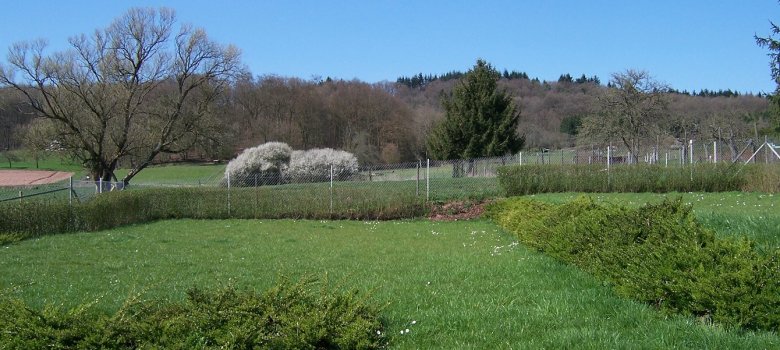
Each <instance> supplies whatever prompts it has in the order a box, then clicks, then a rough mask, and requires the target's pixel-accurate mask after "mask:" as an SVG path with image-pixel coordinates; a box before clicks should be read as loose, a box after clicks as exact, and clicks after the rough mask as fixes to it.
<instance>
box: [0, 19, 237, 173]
mask: <svg viewBox="0 0 780 350" xmlns="http://www.w3.org/2000/svg"><path fill="white" fill-rule="evenodd" d="M175 22H176V21H175V15H174V12H173V10H170V9H166V8H161V9H151V8H148V9H147V8H143V9H142V8H134V9H130V10H129V11H128V12H126V13H125V14H124V15H123V16H121V17H119V18H117V19H116V20H114V22H113V23H111V25H109V26H108V27H107V28H105V29H100V30H96V31H95V32H94V33H93V34H91V35H85V34H82V35H77V36H74V37H71V38H70V40H69V44H70V47H69V49H68V50H65V51H62V52H56V53H53V54H46V53H45V48H46V43H45V41H43V40H39V41H32V42H21V43H16V44H14V45H13V46H12V47H11V48H10V49H9V55H8V64H7V65H3V66H0V83H2V84H5V85H8V86H10V87H12V88H13V89H15V90H16V91H18V92H19V93H21V94H22V95H23V96H24V97H25V98H26V100H27V102H28V103H29V105H30V106H31V107H32V109H33V110H34V113H35V115H36V116H37V117H40V118H43V119H45V120H46V121H48V122H49V123H51V124H53V126H54V127H52V128H49V129H50V130H53V131H54V133H53V134H52V135H49V137H50V141H51V142H57V143H58V144H60V145H62V147H63V148H65V149H66V150H67V151H68V152H69V153H70V154H71V155H72V156H73V157H75V158H76V159H78V160H80V161H81V162H82V163H83V164H84V166H85V167H86V168H87V169H88V170H89V171H90V173H91V174H92V176H93V177H94V179H95V180H97V179H102V180H105V181H109V180H116V176H115V174H114V171H115V170H116V169H117V166H118V165H119V161H120V160H125V159H127V160H129V161H130V162H131V164H130V167H129V168H130V170H129V172H128V174H127V176H125V177H124V179H122V180H123V182H125V183H127V182H129V181H130V179H131V178H132V177H133V176H135V175H136V174H137V173H138V172H140V171H141V170H143V169H144V168H145V167H147V166H148V165H149V164H150V163H151V162H152V160H153V159H154V158H155V157H156V156H157V155H159V154H161V153H176V152H181V151H182V150H186V149H187V148H189V147H191V146H192V145H193V144H194V143H196V142H198V141H199V140H201V139H203V138H209V137H212V136H213V135H214V131H215V129H216V128H217V127H218V126H219V123H218V122H217V121H216V120H215V119H212V118H213V115H212V113H211V109H212V103H213V102H214V101H215V99H216V98H217V96H219V95H220V94H221V93H222V91H223V90H224V89H225V88H227V87H229V86H230V83H231V81H232V79H233V77H234V76H235V75H236V73H237V72H238V71H239V70H240V68H241V67H240V61H239V56H240V55H239V51H238V49H236V48H235V47H233V46H223V45H220V44H218V43H216V42H214V41H212V40H210V39H209V38H208V36H207V35H206V32H205V31H204V30H203V29H199V28H195V27H193V26H190V25H181V26H180V27H179V29H178V30H176V28H175Z"/></svg>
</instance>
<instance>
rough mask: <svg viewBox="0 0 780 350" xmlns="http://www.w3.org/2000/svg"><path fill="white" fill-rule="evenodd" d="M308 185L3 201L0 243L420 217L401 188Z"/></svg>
mask: <svg viewBox="0 0 780 350" xmlns="http://www.w3.org/2000/svg"><path fill="white" fill-rule="evenodd" d="M330 196H331V192H330V189H329V188H328V187H325V186H319V185H314V184H306V185H285V186H283V187H281V188H280V187H278V186H275V188H270V187H257V188H235V189H231V190H228V189H227V188H219V187H216V188H215V187H192V188H155V189H134V190H125V191H121V192H111V193H104V194H102V195H100V196H98V197H96V198H94V199H92V200H90V201H88V202H85V203H74V204H73V205H69V204H68V202H67V200H61V201H28V202H23V203H4V204H3V205H2V210H0V242H1V243H0V244H5V243H9V242H13V241H18V240H21V239H25V238H30V237H36V236H42V235H49V234H57V233H65V232H75V231H98V230H104V229H109V228H113V227H119V226H124V225H131V224H139V223H145V222H150V221H154V220H164V219H185V218H189V219H227V218H239V219H280V218H292V219H357V220H389V219H399V218H410V217H419V216H423V215H424V214H425V212H426V210H427V209H426V207H425V202H424V197H418V196H415V195H414V193H405V192H401V191H377V190H372V189H370V188H368V189H367V188H361V187H355V188H349V187H347V188H339V189H336V190H334V191H333V192H332V196H333V201H332V202H331V200H330Z"/></svg>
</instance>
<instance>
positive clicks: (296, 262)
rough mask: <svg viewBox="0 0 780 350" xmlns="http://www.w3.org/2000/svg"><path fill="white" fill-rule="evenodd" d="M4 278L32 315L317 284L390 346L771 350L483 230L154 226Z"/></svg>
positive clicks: (23, 249)
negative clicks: (231, 288)
mask: <svg viewBox="0 0 780 350" xmlns="http://www.w3.org/2000/svg"><path fill="white" fill-rule="evenodd" d="M0 271H3V273H2V274H0V289H1V290H3V291H4V292H5V293H10V294H13V295H16V296H18V297H21V298H23V299H25V300H26V301H27V302H28V303H30V304H31V305H33V306H34V307H42V306H43V305H58V306H61V307H66V308H70V307H74V306H76V305H80V304H84V303H94V306H93V307H94V308H96V309H98V310H102V311H107V312H108V311H113V310H114V309H116V308H117V307H119V305H120V304H121V303H122V302H123V301H124V299H125V298H127V297H128V296H129V295H131V294H133V293H136V292H143V296H144V297H146V298H177V299H178V298H182V297H183V295H184V291H185V290H186V289H187V288H189V287H191V286H203V287H206V286H220V285H225V284H229V283H235V284H236V285H237V286H239V287H245V288H266V287H269V286H271V285H272V284H273V282H274V281H275V280H276V279H277V278H279V276H287V277H290V278H292V279H298V278H300V277H303V276H314V277H319V278H321V279H322V280H325V279H327V280H328V281H329V284H330V285H331V286H335V288H353V287H355V288H358V289H360V290H364V291H371V293H372V294H373V298H374V300H375V301H376V302H378V303H381V304H385V305H386V306H385V309H384V311H383V314H384V315H385V316H386V318H387V319H386V321H387V326H388V329H387V330H386V334H388V336H389V337H391V339H390V347H391V348H399V349H407V348H408V349H413V348H421V349H428V348H446V349H455V348H457V349H462V348H487V349H492V348H545V347H546V348H575V347H576V348H599V349H601V348H625V347H628V348H670V347H685V348H690V347H693V348H750V349H754V348H776V347H778V346H780V338H779V337H778V336H776V335H774V334H770V333H738V332H730V331H725V330H723V329H720V328H718V327H712V326H706V325H702V324H699V323H698V322H696V321H692V320H689V319H683V318H679V317H669V318H666V317H664V316H663V315H661V314H660V313H658V312H656V311H654V310H652V309H651V308H650V307H646V306H643V305H639V304H637V303H634V302H631V301H627V300H622V299H618V298H616V297H615V296H613V295H612V293H611V291H610V288H609V287H608V286H604V285H602V284H601V283H600V282H598V281H596V280H594V279H593V278H591V277H589V276H588V275H586V274H584V273H582V272H579V271H578V270H576V269H574V268H571V267H567V266H564V265H562V264H560V263H557V262H555V261H554V260H552V259H550V258H548V257H546V256H544V255H542V254H539V253H536V252H531V251H529V250H527V249H525V248H524V247H523V246H520V245H518V244H516V243H515V240H514V238H513V237H512V236H511V235H510V234H508V233H506V232H503V231H502V230H501V229H499V228H498V227H497V226H495V225H494V224H492V223H490V222H488V221H467V222H464V221H459V222H449V223H442V222H429V221H386V222H361V221H293V220H214V221H197V220H179V221H161V222H156V223H151V224H144V225H136V226H131V227H124V228H119V229H115V230H109V231H103V232H96V233H78V234H69V235H56V236H48V237H43V238H40V239H34V240H29V241H24V242H20V243H17V244H13V245H9V246H4V247H0ZM406 329H409V332H408V333H406V332H404V334H403V335H402V334H401V331H404V330H406Z"/></svg>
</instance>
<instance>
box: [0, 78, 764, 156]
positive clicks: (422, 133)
mask: <svg viewBox="0 0 780 350" xmlns="http://www.w3.org/2000/svg"><path fill="white" fill-rule="evenodd" d="M462 76H463V73H461V72H458V71H453V72H449V73H446V74H443V75H441V76H437V75H430V74H429V75H423V74H417V75H412V76H410V77H400V78H398V79H397V81H396V82H383V83H376V84H369V83H365V82H362V81H357V80H352V81H344V80H332V79H330V78H327V79H324V80H322V79H312V80H304V79H299V78H288V77H279V76H261V77H256V76H252V75H251V74H249V73H247V74H244V75H243V76H241V77H240V78H239V79H237V80H236V81H235V82H234V83H233V85H232V86H231V87H230V89H229V90H228V93H227V94H224V95H223V96H222V97H221V98H220V99H219V100H217V101H215V102H214V103H213V105H212V107H211V112H212V113H213V114H214V115H215V117H216V118H217V120H219V121H220V123H219V125H218V126H217V127H216V128H215V129H214V130H213V131H212V132H213V134H210V135H201V139H200V142H199V143H198V147H197V149H195V150H192V151H190V152H187V153H186V154H179V155H164V156H162V157H160V158H159V159H158V160H159V161H165V160H169V159H182V158H187V159H229V158H232V157H233V156H235V154H237V153H238V152H239V151H240V150H241V149H243V148H246V147H251V146H254V145H258V144H261V143H264V142H268V141H281V142H286V143H288V144H289V145H290V146H292V147H293V148H294V149H308V148H315V147H331V148H337V149H344V150H347V151H350V152H352V153H354V154H355V155H356V156H357V157H358V159H359V160H360V162H361V164H370V163H396V162H401V161H413V160H416V159H425V158H426V157H427V153H426V149H425V140H426V138H427V136H428V134H429V132H430V130H431V128H432V126H433V125H435V123H437V122H438V121H440V120H441V119H442V118H443V115H444V114H443V110H442V107H441V102H440V98H441V96H442V94H446V93H448V92H450V91H451V90H452V88H453V86H454V85H455V84H456V83H457V82H458V81H459V79H460V78H461V77H462ZM499 86H500V87H501V88H503V89H506V91H508V92H509V93H510V94H511V95H512V96H513V97H514V102H515V104H516V106H518V107H519V110H520V114H521V120H520V125H519V132H520V133H521V134H524V135H525V138H526V143H525V149H530V150H533V149H539V148H561V147H569V146H572V145H575V144H577V143H580V144H588V142H590V141H589V140H587V139H584V138H582V137H579V136H578V130H579V127H580V125H581V123H582V120H583V117H585V116H587V115H592V114H594V113H596V112H597V110H598V108H597V107H598V101H599V98H600V96H602V95H603V94H604V93H605V92H606V91H608V89H611V88H613V87H612V85H611V82H607V85H603V84H602V81H601V80H600V79H599V78H598V77H596V76H592V77H586V76H585V75H582V76H580V77H579V78H573V77H572V76H571V75H569V74H562V75H561V76H560V78H559V79H558V81H552V82H548V81H541V80H539V79H538V78H529V76H528V74H526V73H525V72H518V71H511V72H509V71H504V72H503V73H502V78H501V80H500V81H499ZM667 90H668V93H667V96H668V99H667V100H668V106H667V111H668V115H667V116H666V117H665V118H664V120H663V121H659V122H662V124H663V125H664V128H663V129H664V135H659V136H663V137H664V139H666V140H667V142H672V141H673V140H675V139H676V140H687V139H691V138H693V139H697V140H702V141H710V140H716V139H720V140H725V139H726V138H732V139H735V140H736V139H739V140H743V139H748V138H754V137H756V136H760V135H763V134H766V133H772V132H774V130H775V129H774V127H775V126H776V124H777V122H776V121H773V120H772V117H771V116H772V113H770V111H769V108H770V104H769V103H768V101H767V98H766V96H762V95H753V94H749V93H748V94H741V93H738V92H735V91H731V90H719V91H711V90H701V91H699V92H687V91H678V90H674V89H667ZM24 101H25V100H24V99H22V98H21V96H18V95H17V92H15V91H11V90H10V89H2V90H0V150H6V149H11V150H13V149H18V148H22V147H24V146H25V143H27V146H28V148H30V147H44V146H46V145H47V144H51V142H50V141H45V142H40V141H41V140H37V142H35V140H34V137H32V139H33V140H28V141H27V142H25V137H24V136H25V134H27V131H28V130H29V129H31V128H30V127H29V125H33V124H31V123H30V121H31V120H32V119H33V118H32V117H33V114H32V113H31V112H30V109H29V108H27V107H26V106H25V102H24ZM31 135H32V134H31ZM51 141H53V140H51Z"/></svg>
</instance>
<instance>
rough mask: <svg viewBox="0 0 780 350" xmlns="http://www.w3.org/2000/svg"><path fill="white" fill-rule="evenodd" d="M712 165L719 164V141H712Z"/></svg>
mask: <svg viewBox="0 0 780 350" xmlns="http://www.w3.org/2000/svg"><path fill="white" fill-rule="evenodd" d="M712 163H714V164H717V163H718V141H712Z"/></svg>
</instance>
